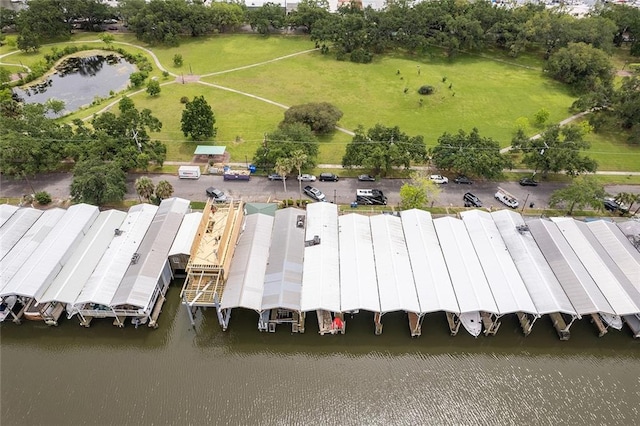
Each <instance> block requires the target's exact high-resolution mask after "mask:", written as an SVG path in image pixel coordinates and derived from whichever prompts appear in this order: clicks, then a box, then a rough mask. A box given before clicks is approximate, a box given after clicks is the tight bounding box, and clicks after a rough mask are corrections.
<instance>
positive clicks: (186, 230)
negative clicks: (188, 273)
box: [169, 212, 202, 256]
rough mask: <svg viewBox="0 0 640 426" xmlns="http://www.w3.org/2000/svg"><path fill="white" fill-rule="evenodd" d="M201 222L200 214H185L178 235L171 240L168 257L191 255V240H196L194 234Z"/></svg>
mask: <svg viewBox="0 0 640 426" xmlns="http://www.w3.org/2000/svg"><path fill="white" fill-rule="evenodd" d="M201 220H202V212H193V213H187V214H186V215H184V218H183V219H182V223H181V224H180V229H179V230H178V234H177V235H176V238H175V239H174V240H173V244H172V245H171V249H170V250H169V256H175V255H178V254H187V255H189V254H191V246H192V245H193V240H194V239H195V238H196V232H197V231H198V226H199V225H200V221H201Z"/></svg>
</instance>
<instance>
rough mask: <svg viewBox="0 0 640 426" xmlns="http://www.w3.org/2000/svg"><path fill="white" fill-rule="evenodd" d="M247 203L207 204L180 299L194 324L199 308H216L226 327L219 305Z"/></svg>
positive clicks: (219, 318)
mask: <svg viewBox="0 0 640 426" xmlns="http://www.w3.org/2000/svg"><path fill="white" fill-rule="evenodd" d="M243 222H244V203H243V202H242V201H233V202H231V203H228V204H217V203H213V201H212V200H211V199H209V200H208V201H207V204H206V205H205V208H204V212H203V214H202V220H201V222H200V225H199V226H198V230H197V232H196V236H195V238H194V241H193V244H192V245H191V252H190V258H189V263H188V264H187V269H186V274H187V278H186V279H185V282H184V285H183V287H182V291H181V293H180V298H181V299H182V303H183V304H184V305H186V307H187V313H188V314H189V319H190V321H191V324H192V325H193V324H195V321H194V317H193V314H194V313H195V310H196V309H198V308H199V307H215V308H216V312H217V315H218V320H219V321H220V324H223V323H224V318H223V313H222V312H221V310H220V301H221V300H222V294H223V293H224V285H225V282H226V279H227V274H228V272H229V267H230V265H231V258H232V257H233V253H234V251H235V247H236V244H237V242H238V238H239V236H240V232H241V230H242V225H243Z"/></svg>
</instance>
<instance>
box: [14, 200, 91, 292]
mask: <svg viewBox="0 0 640 426" xmlns="http://www.w3.org/2000/svg"><path fill="white" fill-rule="evenodd" d="M98 214H99V210H98V207H96V206H91V205H89V204H76V205H73V206H71V207H69V208H68V209H67V211H66V212H65V214H64V216H62V218H61V219H60V221H59V222H58V223H57V224H56V226H55V227H54V228H53V229H52V230H51V232H49V234H48V235H47V236H46V237H45V239H44V240H43V241H42V243H41V244H40V245H39V246H38V248H36V249H35V250H34V251H33V253H32V254H31V256H29V258H28V259H27V261H26V262H25V263H24V265H22V267H20V269H19V270H18V271H17V272H16V274H15V275H14V276H13V278H12V279H11V280H10V281H9V282H8V283H7V285H6V286H5V287H4V289H3V290H2V292H3V294H16V295H20V296H24V297H30V298H35V299H36V300H40V297H41V296H42V294H43V293H44V292H45V291H46V290H47V288H48V287H49V285H50V284H51V283H52V282H53V280H54V279H55V277H56V275H58V273H59V272H60V270H61V269H62V267H63V266H64V265H65V264H66V263H67V261H68V260H69V258H70V257H71V253H72V252H73V249H74V248H75V247H76V245H77V244H78V243H79V242H80V240H82V238H83V237H84V235H85V234H86V233H87V231H88V230H89V228H90V227H91V224H93V222H94V221H95V219H96V217H98Z"/></svg>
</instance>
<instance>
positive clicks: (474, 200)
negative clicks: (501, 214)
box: [462, 192, 482, 207]
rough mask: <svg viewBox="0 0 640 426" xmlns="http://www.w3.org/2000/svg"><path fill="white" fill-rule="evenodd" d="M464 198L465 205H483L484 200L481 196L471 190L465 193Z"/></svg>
mask: <svg viewBox="0 0 640 426" xmlns="http://www.w3.org/2000/svg"><path fill="white" fill-rule="evenodd" d="M462 199H463V200H464V206H465V207H482V201H480V198H478V197H476V196H475V195H473V194H472V193H470V192H467V193H466V194H464V195H463V196H462Z"/></svg>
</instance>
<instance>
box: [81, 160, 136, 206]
mask: <svg viewBox="0 0 640 426" xmlns="http://www.w3.org/2000/svg"><path fill="white" fill-rule="evenodd" d="M126 178H127V177H126V175H125V173H124V172H123V171H122V169H121V168H120V167H119V166H118V164H116V163H104V162H102V161H101V160H99V159H89V160H85V161H81V162H79V163H76V165H75V167H74V168H73V182H72V183H71V196H72V197H73V199H74V200H75V201H77V202H79V203H89V204H95V205H98V206H101V205H104V204H105V203H116V202H120V201H122V200H123V199H124V196H125V194H126V193H127V185H126Z"/></svg>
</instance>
